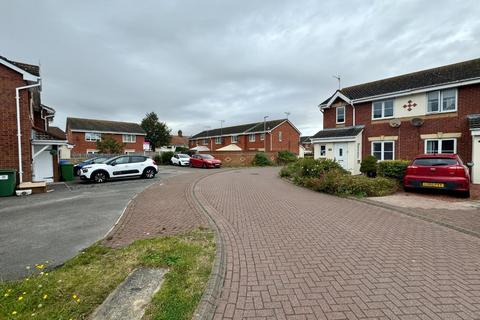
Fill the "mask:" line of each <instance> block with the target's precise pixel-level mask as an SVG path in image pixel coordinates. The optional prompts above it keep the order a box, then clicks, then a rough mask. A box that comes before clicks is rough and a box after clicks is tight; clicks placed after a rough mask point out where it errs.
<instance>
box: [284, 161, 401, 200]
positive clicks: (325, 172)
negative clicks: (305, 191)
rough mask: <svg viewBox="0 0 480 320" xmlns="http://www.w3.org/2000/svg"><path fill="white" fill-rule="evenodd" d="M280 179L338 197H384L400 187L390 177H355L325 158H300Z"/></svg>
mask: <svg viewBox="0 0 480 320" xmlns="http://www.w3.org/2000/svg"><path fill="white" fill-rule="evenodd" d="M280 176H281V177H287V178H290V179H292V181H293V182H294V183H295V184H298V185H301V186H303V187H306V188H309V189H312V190H315V191H319V192H324V193H329V194H335V195H339V196H356V197H365V196H367V197H377V196H385V195H389V194H392V193H394V192H395V191H396V190H397V187H398V183H397V181H395V180H393V179H390V178H384V177H376V178H368V177H366V176H352V175H350V173H349V172H348V171H346V170H345V169H343V168H342V167H341V166H340V165H339V164H338V163H337V162H335V161H333V160H326V159H325V160H323V159H322V160H313V159H299V160H297V161H296V162H293V163H290V164H288V165H286V166H285V167H283V168H282V169H281V170H280Z"/></svg>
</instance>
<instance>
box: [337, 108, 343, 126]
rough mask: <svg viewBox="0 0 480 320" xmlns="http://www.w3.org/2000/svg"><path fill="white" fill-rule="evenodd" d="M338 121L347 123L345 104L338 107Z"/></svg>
mask: <svg viewBox="0 0 480 320" xmlns="http://www.w3.org/2000/svg"><path fill="white" fill-rule="evenodd" d="M337 123H345V106H342V107H337Z"/></svg>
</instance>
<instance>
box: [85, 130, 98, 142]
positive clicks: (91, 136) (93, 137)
mask: <svg viewBox="0 0 480 320" xmlns="http://www.w3.org/2000/svg"><path fill="white" fill-rule="evenodd" d="M100 140H102V134H101V133H98V132H85V141H94V142H95V141H100Z"/></svg>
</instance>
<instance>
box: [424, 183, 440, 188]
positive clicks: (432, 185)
mask: <svg viewBox="0 0 480 320" xmlns="http://www.w3.org/2000/svg"><path fill="white" fill-rule="evenodd" d="M422 187H426V188H445V183H438V182H422Z"/></svg>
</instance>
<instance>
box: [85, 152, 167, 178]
mask: <svg viewBox="0 0 480 320" xmlns="http://www.w3.org/2000/svg"><path fill="white" fill-rule="evenodd" d="M157 172H158V167H157V164H156V163H155V161H153V160H152V159H150V158H148V157H145V156H128V155H126V156H118V157H114V158H111V159H109V160H107V161H105V162H102V163H94V164H90V165H87V166H84V167H83V168H82V173H81V175H80V178H81V179H83V180H91V181H94V182H96V183H102V182H105V181H107V180H109V179H115V178H124V177H138V176H141V177H143V178H146V179H153V178H154V177H155V175H156V174H157Z"/></svg>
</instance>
